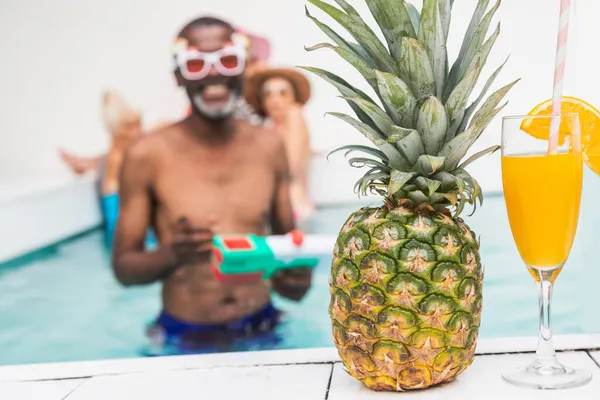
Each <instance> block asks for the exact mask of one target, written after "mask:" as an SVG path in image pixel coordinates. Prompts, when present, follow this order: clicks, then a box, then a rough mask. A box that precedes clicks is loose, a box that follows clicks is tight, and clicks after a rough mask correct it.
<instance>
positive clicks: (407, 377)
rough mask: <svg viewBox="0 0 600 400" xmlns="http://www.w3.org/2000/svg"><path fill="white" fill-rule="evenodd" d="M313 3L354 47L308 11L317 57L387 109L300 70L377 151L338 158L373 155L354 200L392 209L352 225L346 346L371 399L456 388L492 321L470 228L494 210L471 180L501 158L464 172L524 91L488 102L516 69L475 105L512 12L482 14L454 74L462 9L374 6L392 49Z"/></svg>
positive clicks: (337, 268) (352, 18) (388, 0)
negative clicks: (330, 93)
mask: <svg viewBox="0 0 600 400" xmlns="http://www.w3.org/2000/svg"><path fill="white" fill-rule="evenodd" d="M308 1H309V3H311V4H312V5H314V6H316V7H317V8H319V9H321V10H322V11H324V12H325V13H326V14H327V15H329V17H331V18H333V19H334V20H335V21H336V22H337V23H338V24H339V25H341V26H342V27H343V28H345V30H346V31H348V33H349V34H350V35H351V36H352V37H353V38H354V40H355V41H356V42H353V41H350V40H348V39H346V38H344V37H342V36H341V35H340V34H338V33H336V32H335V31H334V30H333V29H331V28H330V27H329V26H328V25H325V24H324V23H322V22H321V21H319V20H318V19H317V18H315V17H314V16H312V15H311V14H310V13H309V10H308V8H307V10H306V13H307V16H308V18H310V19H311V20H312V21H313V22H314V23H315V24H316V25H317V26H318V27H319V28H320V29H321V30H322V31H323V32H324V33H325V34H326V35H327V36H328V37H329V38H330V39H331V40H332V41H333V42H334V43H335V44H329V43H322V44H318V45H316V46H313V47H310V48H307V50H308V51H313V50H317V49H322V48H327V49H332V50H334V51H335V52H336V53H337V54H338V55H339V56H341V57H342V58H343V59H344V60H345V61H347V62H348V63H350V64H351V65H352V66H353V67H354V68H356V69H357V70H358V71H359V72H360V74H361V75H362V76H363V77H364V79H365V80H366V82H367V83H368V84H369V85H370V87H371V89H372V92H373V94H374V95H375V96H376V97H374V98H372V97H371V96H369V95H368V94H367V93H365V92H363V91H361V90H360V89H358V88H356V87H354V86H352V85H351V84H350V83H348V82H347V81H346V80H344V79H342V78H341V77H339V76H337V75H335V74H333V73H331V72H328V71H325V70H322V69H318V68H312V67H302V68H303V69H305V70H307V71H309V72H311V73H314V74H316V75H317V76H319V77H320V78H322V79H324V80H325V81H327V82H329V83H331V84H332V85H333V86H334V87H336V88H337V89H338V90H339V92H340V93H341V95H342V98H343V99H344V100H346V101H347V102H348V104H349V105H350V107H351V108H352V110H353V112H354V113H355V114H356V118H354V117H352V116H349V115H346V114H343V113H330V114H331V115H333V116H335V117H337V118H340V119H341V120H343V121H345V122H347V123H349V124H350V125H351V126H352V127H354V128H356V129H357V130H358V131H359V132H361V133H362V134H363V135H364V136H365V137H366V138H367V139H369V140H370V142H372V144H373V145H374V146H363V145H348V146H344V147H342V148H340V149H337V150H335V151H339V150H342V151H346V155H348V154H350V153H353V152H362V153H364V155H362V156H356V157H354V158H351V159H350V160H349V163H350V165H351V166H353V167H358V168H363V167H366V168H367V169H368V170H367V172H366V173H365V175H364V177H362V178H361V179H360V180H359V181H358V182H356V185H355V191H356V192H357V193H358V194H359V196H360V195H363V196H365V195H367V194H368V193H373V194H378V195H380V196H381V198H382V204H381V206H380V207H365V208H361V209H360V210H358V211H356V212H355V213H354V214H352V215H350V217H349V218H348V220H347V222H346V223H345V225H344V226H343V227H342V228H341V231H340V235H339V238H338V240H337V243H336V246H335V249H334V257H333V262H332V268H331V277H330V287H331V302H330V307H329V314H330V317H331V321H332V334H333V338H334V341H335V345H336V347H337V349H338V352H339V355H340V357H341V359H342V361H343V363H344V365H345V367H346V369H347V371H348V373H350V374H351V375H352V376H353V377H354V378H356V379H358V380H360V381H362V382H363V383H364V384H365V385H366V386H367V387H369V388H371V389H375V390H389V391H403V390H409V389H422V388H427V387H430V386H433V385H438V384H441V383H445V382H449V381H452V380H454V379H455V378H456V377H457V376H458V375H459V374H461V373H462V372H463V371H464V370H465V369H466V368H467V367H468V366H469V365H470V364H471V363H472V361H473V359H474V353H475V345H476V342H477V335H478V331H479V325H480V321H481V307H482V283H483V268H482V265H481V260H480V254H479V241H478V238H477V237H476V235H475V233H474V232H473V231H472V230H471V229H470V228H469V227H468V226H467V224H466V223H465V222H464V221H463V220H462V219H461V218H460V215H461V213H462V212H463V211H464V209H465V207H466V206H467V205H470V206H471V208H472V211H473V212H475V210H476V208H477V202H479V205H481V204H482V202H483V196H482V191H481V188H480V186H479V184H478V183H477V181H476V180H475V179H473V177H472V176H471V175H470V174H469V173H468V172H467V171H466V169H465V167H466V166H467V165H469V164H470V163H471V162H473V161H475V160H476V159H478V158H480V157H482V156H484V155H486V154H490V153H493V152H494V151H496V150H498V149H499V146H493V147H490V148H488V149H485V150H483V151H480V152H478V153H477V154H474V155H473V156H471V157H470V158H468V159H467V160H465V161H463V162H462V163H461V161H462V159H463V158H464V157H465V155H466V153H467V151H468V150H469V148H470V147H471V146H472V145H473V144H474V142H475V141H476V140H477V139H478V137H479V136H480V135H481V133H482V132H483V131H484V129H485V128H486V127H487V126H488V124H489V123H490V122H491V121H492V120H493V119H494V117H496V115H497V114H498V113H499V112H500V111H501V110H502V109H503V107H504V106H505V104H504V105H500V102H501V101H502V99H503V98H504V97H505V95H506V94H507V93H508V92H509V90H510V89H511V88H512V87H513V86H514V85H515V84H516V83H517V81H514V82H512V83H510V84H508V85H506V86H504V87H502V88H501V89H499V90H497V91H496V92H494V93H493V94H491V95H490V96H489V97H488V98H487V99H486V100H485V101H483V100H484V98H485V97H486V93H487V92H488V90H489V89H490V87H491V86H492V84H493V82H494V80H495V78H496V77H497V76H498V74H499V73H500V71H501V70H502V67H503V66H504V65H505V64H506V61H505V62H504V63H503V64H502V65H500V66H499V67H498V68H497V69H496V70H495V72H494V73H493V74H492V75H491V76H490V77H489V79H488V80H487V82H486V83H485V85H484V86H483V88H482V91H481V93H480V94H479V95H478V97H477V98H476V99H475V100H474V101H472V102H471V103H469V98H470V96H471V94H472V92H473V90H474V88H475V85H476V83H477V81H478V78H479V75H480V73H481V71H482V69H483V68H484V65H485V63H486V60H487V57H488V55H489V53H490V51H491V49H492V47H493V45H494V43H495V41H496V39H497V38H498V35H499V33H500V25H498V28H497V29H496V30H495V31H494V32H493V33H492V34H491V35H490V36H489V37H488V38H487V39H486V36H487V32H488V29H489V26H490V23H491V20H492V18H493V16H494V14H495V12H496V11H497V10H498V7H499V6H500V1H498V2H497V3H496V4H495V5H494V6H493V7H492V8H491V9H489V11H488V5H489V0H480V1H479V2H478V5H477V7H476V9H475V11H474V13H473V16H472V19H471V22H470V25H469V27H468V30H467V32H466V35H465V37H464V40H463V42H462V48H461V50H460V53H459V55H458V57H457V59H456V61H455V62H454V63H453V65H452V67H451V68H450V67H449V63H448V56H447V52H446V41H447V38H448V31H449V27H450V16H451V10H452V3H453V1H452V0H423V6H422V9H421V11H420V12H419V11H417V9H416V8H415V7H414V6H413V5H411V4H409V3H407V2H405V1H403V0H366V3H367V5H368V8H369V10H370V12H371V14H372V16H373V18H374V20H375V21H376V23H377V25H378V27H379V29H380V30H381V33H382V34H383V37H384V38H385V41H386V42H387V46H386V45H385V44H384V43H383V42H382V41H381V40H380V39H379V37H378V36H377V35H376V34H375V33H374V31H373V30H372V29H371V28H370V27H369V26H368V25H367V24H366V23H365V21H364V20H363V18H362V17H361V15H360V14H359V13H358V12H357V10H356V9H355V8H354V7H353V6H352V5H350V4H349V3H347V2H346V1H344V0H335V2H336V3H337V4H338V6H339V7H336V6H334V5H331V4H328V3H326V2H324V1H321V0H308ZM482 101H483V103H482ZM468 103H469V104H468ZM480 105H481V106H480Z"/></svg>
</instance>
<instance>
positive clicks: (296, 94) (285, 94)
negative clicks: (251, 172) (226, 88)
mask: <svg viewBox="0 0 600 400" xmlns="http://www.w3.org/2000/svg"><path fill="white" fill-rule="evenodd" d="M245 98H246V102H247V103H248V104H250V106H252V107H253V108H254V109H255V110H256V112H257V113H258V114H260V115H262V116H264V117H266V118H267V122H266V123H267V124H268V125H271V126H272V128H273V129H274V130H275V131H276V132H277V133H278V134H280V135H282V137H283V140H284V144H285V147H286V151H287V156H288V160H289V164H290V172H291V175H292V184H291V186H290V195H291V198H292V205H293V208H294V214H295V217H296V219H297V220H303V219H305V218H307V217H309V216H310V215H312V214H313V212H314V210H315V208H314V205H313V202H312V200H311V199H310V196H309V192H308V174H309V169H310V158H311V154H312V153H311V149H310V136H309V133H308V127H307V125H306V121H305V120H304V117H303V115H302V107H303V106H304V104H306V102H307V101H308V100H309V98H310V83H309V82H308V79H306V77H305V76H304V75H303V74H301V73H300V72H298V71H295V70H293V69H285V68H280V69H272V68H266V69H263V70H260V71H257V72H255V73H254V74H252V76H250V77H249V79H248V81H247V83H246V87H245Z"/></svg>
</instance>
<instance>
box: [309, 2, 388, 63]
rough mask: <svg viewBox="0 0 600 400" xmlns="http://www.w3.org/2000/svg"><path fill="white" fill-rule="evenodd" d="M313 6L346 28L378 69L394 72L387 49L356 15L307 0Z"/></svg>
mask: <svg viewBox="0 0 600 400" xmlns="http://www.w3.org/2000/svg"><path fill="white" fill-rule="evenodd" d="M308 1H309V2H310V3H312V4H313V5H314V6H316V7H318V8H320V9H321V10H322V11H324V12H325V13H326V14H328V15H329V16H330V17H331V18H333V19H334V20H335V21H336V22H337V23H338V24H340V25H341V26H342V27H343V28H344V29H346V30H347V31H348V32H349V33H350V34H351V35H352V36H353V37H354V39H355V40H356V41H357V42H358V44H360V45H361V47H362V48H363V49H365V51H366V52H367V54H368V55H369V56H370V57H371V59H372V60H373V61H374V62H375V65H377V67H378V69H379V70H382V71H385V72H390V73H393V72H396V71H397V67H396V65H395V62H394V59H393V58H392V56H391V55H390V53H389V52H388V51H387V49H386V48H385V46H384V45H383V43H381V41H380V40H379V38H378V37H377V35H375V33H374V32H373V31H372V30H371V28H369V26H368V25H367V24H366V23H365V22H364V21H363V20H362V18H360V16H358V18H357V17H356V16H349V15H347V14H345V13H344V12H343V11H342V10H340V9H338V8H336V7H334V6H332V5H330V4H327V3H325V2H323V1H321V0H308Z"/></svg>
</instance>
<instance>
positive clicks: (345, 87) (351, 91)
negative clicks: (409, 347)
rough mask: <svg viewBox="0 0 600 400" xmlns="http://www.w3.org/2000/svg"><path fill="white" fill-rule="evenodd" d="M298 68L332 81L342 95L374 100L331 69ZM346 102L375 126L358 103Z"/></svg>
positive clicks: (366, 121) (367, 122)
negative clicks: (330, 70)
mask: <svg viewBox="0 0 600 400" xmlns="http://www.w3.org/2000/svg"><path fill="white" fill-rule="evenodd" d="M298 68H300V69H303V70H305V71H308V72H310V73H313V74H315V75H317V76H318V77H320V78H321V79H323V80H324V81H326V82H328V83H330V84H331V85H332V86H334V87H335V88H336V89H337V90H338V91H339V92H340V93H341V94H342V96H345V97H360V98H362V99H365V100H367V101H370V102H373V100H372V99H371V98H370V97H369V95H367V94H366V93H365V92H363V91H362V90H360V89H358V88H355V87H354V86H352V85H350V84H349V83H348V82H346V81H345V80H344V79H342V78H340V77H339V76H337V75H335V74H333V73H331V72H329V71H325V70H323V69H320V68H313V67H298ZM346 102H347V103H348V105H349V106H350V108H352V111H354V113H355V114H356V116H357V117H358V119H360V120H361V121H362V122H364V123H365V124H368V125H371V126H374V123H373V120H371V118H369V116H368V115H367V114H366V113H365V112H364V111H363V110H361V109H360V107H358V106H357V105H356V104H354V103H353V102H351V101H346Z"/></svg>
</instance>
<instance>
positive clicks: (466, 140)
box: [438, 104, 506, 171]
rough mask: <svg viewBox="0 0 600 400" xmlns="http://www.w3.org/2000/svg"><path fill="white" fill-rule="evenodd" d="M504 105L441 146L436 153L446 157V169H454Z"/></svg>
mask: <svg viewBox="0 0 600 400" xmlns="http://www.w3.org/2000/svg"><path fill="white" fill-rule="evenodd" d="M505 106H506V104H504V105H503V106H501V107H498V108H497V109H495V110H493V111H492V112H490V113H489V114H487V115H485V116H482V118H481V120H479V121H478V123H476V124H472V125H471V126H470V127H469V129H467V130H466V131H465V132H463V133H461V134H460V135H457V136H456V137H455V138H454V139H452V140H451V141H449V142H448V143H446V144H445V145H444V147H442V150H441V151H440V153H439V154H438V155H439V156H442V157H446V169H447V170H449V171H452V170H454V169H455V168H456V167H457V165H458V163H459V162H460V160H461V159H462V158H463V157H464V156H465V154H467V151H469V148H470V147H471V146H472V145H473V143H475V141H476V140H477V139H478V138H479V136H480V135H481V133H482V132H483V131H484V130H485V128H487V126H488V125H489V123H490V122H491V121H492V120H493V119H494V118H495V117H496V115H498V113H499V112H500V111H502V109H503V108H504V107H505Z"/></svg>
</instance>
